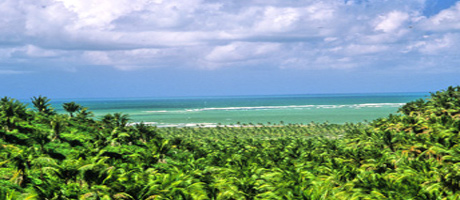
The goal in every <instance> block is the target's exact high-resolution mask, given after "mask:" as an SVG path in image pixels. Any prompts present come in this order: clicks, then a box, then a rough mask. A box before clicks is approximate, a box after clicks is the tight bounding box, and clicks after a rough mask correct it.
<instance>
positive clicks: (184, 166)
mask: <svg viewBox="0 0 460 200" xmlns="http://www.w3.org/2000/svg"><path fill="white" fill-rule="evenodd" d="M49 101H50V100H49V99H48V98H46V97H42V96H39V97H33V98H32V99H31V102H32V104H33V106H34V109H27V106H26V105H25V104H23V103H21V102H19V101H17V100H15V99H12V98H9V97H4V98H2V99H0V125H1V127H0V199H313V200H317V199H459V198H460V146H459V141H460V134H459V131H460V87H449V88H448V89H446V90H444V91H439V92H436V93H433V94H432V95H431V97H430V98H429V99H427V100H423V99H420V100H417V101H414V102H410V103H408V104H406V105H405V106H403V107H402V108H400V110H399V112H398V113H396V114H393V115H390V116H388V117H386V118H381V119H378V120H375V121H373V122H370V123H366V124H344V125H336V124H327V123H324V124H315V123H311V124H308V125H302V126H301V125H283V126H254V127H240V128H238V127H216V128H156V127H153V126H148V125H145V124H142V123H141V124H135V125H132V126H130V125H128V123H129V116H127V115H123V114H121V113H114V114H107V115H105V116H104V117H103V118H101V119H95V118H94V116H93V114H92V113H91V111H89V110H88V109H87V108H84V107H82V106H80V105H79V104H77V103H75V102H69V103H65V104H63V108H64V109H65V110H66V111H67V112H68V114H58V113H56V112H55V111H54V109H53V108H52V107H51V106H50V104H49Z"/></svg>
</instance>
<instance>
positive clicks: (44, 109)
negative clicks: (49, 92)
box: [32, 95, 54, 115]
mask: <svg viewBox="0 0 460 200" xmlns="http://www.w3.org/2000/svg"><path fill="white" fill-rule="evenodd" d="M50 101H51V99H48V98H47V97H43V96H41V95H40V96H38V97H33V98H32V104H33V105H34V107H35V108H36V109H37V111H38V112H39V113H42V114H45V115H50V114H53V113H54V111H53V108H52V107H51V104H50V103H49V102H50Z"/></svg>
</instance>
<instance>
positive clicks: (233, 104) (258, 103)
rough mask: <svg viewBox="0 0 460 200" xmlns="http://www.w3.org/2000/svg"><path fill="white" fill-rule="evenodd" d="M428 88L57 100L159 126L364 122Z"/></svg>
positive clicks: (422, 95)
mask: <svg viewBox="0 0 460 200" xmlns="http://www.w3.org/2000/svg"><path fill="white" fill-rule="evenodd" d="M428 95H429V94H428V93H385V94H320V95H267V96H229V97H183V98H112V99H108V98H107V99H61V100H53V101H52V102H51V103H52V104H53V107H55V108H56V110H57V111H58V112H64V111H63V110H62V106H61V105H62V103H64V102H69V101H75V102H77V103H78V104H80V105H82V106H85V107H88V108H89V110H90V111H92V112H93V113H94V114H95V116H96V118H101V117H102V116H103V115H105V114H107V113H115V112H121V113H124V114H129V116H130V118H131V121H132V122H149V123H152V124H155V125H157V126H195V125H196V124H202V125H203V124H204V125H209V126H212V125H216V124H219V123H220V124H224V125H229V124H237V123H241V124H249V123H253V124H258V123H263V124H268V123H272V124H274V123H280V122H281V121H283V122H284V123H285V124H287V123H298V124H299V123H303V124H307V123H310V122H312V121H313V122H326V121H327V122H330V123H346V122H362V121H365V120H367V121H370V120H373V119H377V118H380V117H386V116H388V114H390V113H395V112H396V111H397V110H398V108H399V107H400V106H402V105H404V103H407V102H409V101H412V100H415V99H418V98H426V97H427V96H428Z"/></svg>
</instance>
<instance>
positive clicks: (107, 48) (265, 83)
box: [0, 0, 460, 98]
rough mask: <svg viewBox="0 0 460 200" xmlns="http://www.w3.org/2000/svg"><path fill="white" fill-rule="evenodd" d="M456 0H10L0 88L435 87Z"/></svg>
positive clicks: (266, 90) (150, 91) (440, 80)
mask: <svg viewBox="0 0 460 200" xmlns="http://www.w3.org/2000/svg"><path fill="white" fill-rule="evenodd" d="M459 77H460V2H459V1H453V0H438V1H436V0H391V1H390V0H244V1H243V0H233V1H228V0H225V1H224V0H168V1H166V0H98V1H93V0H35V1H30V0H0V96H9V97H13V98H30V97H32V96H38V95H44V96H47V97H50V98H100V97H168V96H221V95H268V94H319V93H382V92H433V91H436V90H441V89H445V88H446V87H448V86H450V85H454V86H455V85H459V84H460V78H459Z"/></svg>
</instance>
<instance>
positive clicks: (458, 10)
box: [421, 2, 460, 31]
mask: <svg viewBox="0 0 460 200" xmlns="http://www.w3.org/2000/svg"><path fill="white" fill-rule="evenodd" d="M459 19H460V2H457V3H456V4H455V5H454V6H452V7H450V8H449V9H446V10H443V11H441V12H439V13H438V14H437V15H434V16H432V17H430V18H428V19H426V21H423V23H421V26H422V28H423V29H425V30H435V31H449V30H460V20H459Z"/></svg>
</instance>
